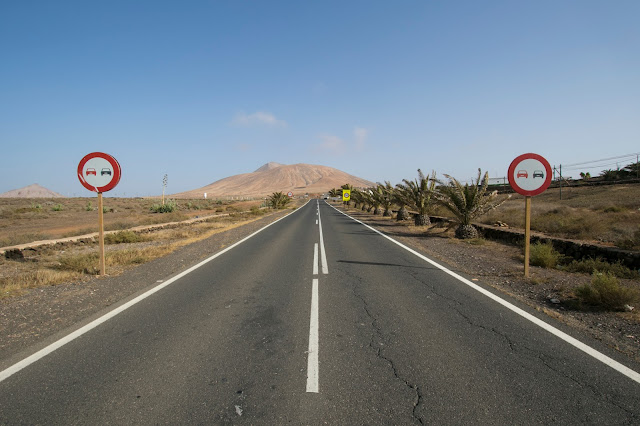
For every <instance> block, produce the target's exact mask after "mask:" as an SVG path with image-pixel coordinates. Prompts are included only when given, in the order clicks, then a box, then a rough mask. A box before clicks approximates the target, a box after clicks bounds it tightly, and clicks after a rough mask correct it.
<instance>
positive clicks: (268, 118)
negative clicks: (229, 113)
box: [231, 111, 287, 127]
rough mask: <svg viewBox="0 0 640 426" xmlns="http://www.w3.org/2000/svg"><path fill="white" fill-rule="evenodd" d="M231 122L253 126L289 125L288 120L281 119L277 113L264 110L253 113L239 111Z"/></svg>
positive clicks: (237, 124)
mask: <svg viewBox="0 0 640 426" xmlns="http://www.w3.org/2000/svg"><path fill="white" fill-rule="evenodd" d="M231 124H233V125H234V126H240V127H252V126H257V125H263V126H269V127H287V122H286V121H284V120H279V119H278V118H276V116H275V115H273V114H271V113H269V112H264V111H258V112H254V113H253V114H245V113H243V112H239V113H238V114H236V116H235V117H234V118H233V120H232V121H231Z"/></svg>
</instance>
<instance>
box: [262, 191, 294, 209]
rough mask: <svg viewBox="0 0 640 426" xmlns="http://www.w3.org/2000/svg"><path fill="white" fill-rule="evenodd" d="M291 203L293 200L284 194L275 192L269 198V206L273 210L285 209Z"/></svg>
mask: <svg viewBox="0 0 640 426" xmlns="http://www.w3.org/2000/svg"><path fill="white" fill-rule="evenodd" d="M290 203H291V198H289V197H288V196H287V194H285V193H283V192H274V193H273V194H271V195H270V196H269V198H267V206H269V207H271V208H272V209H276V210H280V209H285V208H287V206H288V205H289V204H290Z"/></svg>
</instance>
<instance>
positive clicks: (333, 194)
mask: <svg viewBox="0 0 640 426" xmlns="http://www.w3.org/2000/svg"><path fill="white" fill-rule="evenodd" d="M340 195H342V190H340V189H336V188H331V189H330V190H329V196H330V197H333V198H335V197H339V196H340Z"/></svg>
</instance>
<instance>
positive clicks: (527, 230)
mask: <svg viewBox="0 0 640 426" xmlns="http://www.w3.org/2000/svg"><path fill="white" fill-rule="evenodd" d="M530 238H531V197H524V276H525V277H526V278H529V251H530V244H529V241H530Z"/></svg>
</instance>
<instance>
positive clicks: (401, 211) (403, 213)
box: [391, 184, 409, 222]
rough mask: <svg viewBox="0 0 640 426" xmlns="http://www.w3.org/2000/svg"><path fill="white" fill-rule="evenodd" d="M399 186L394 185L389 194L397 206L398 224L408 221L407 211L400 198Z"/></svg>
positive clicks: (404, 203)
mask: <svg viewBox="0 0 640 426" xmlns="http://www.w3.org/2000/svg"><path fill="white" fill-rule="evenodd" d="M399 186H400V187H401V185H400V184H398V185H396V187H395V188H394V189H393V193H392V194H391V199H392V201H393V203H394V204H396V205H397V206H398V214H397V215H396V220H397V221H398V222H400V221H403V220H407V219H409V211H408V210H407V206H406V202H405V201H404V199H403V198H402V193H401V188H400V187H399Z"/></svg>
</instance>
